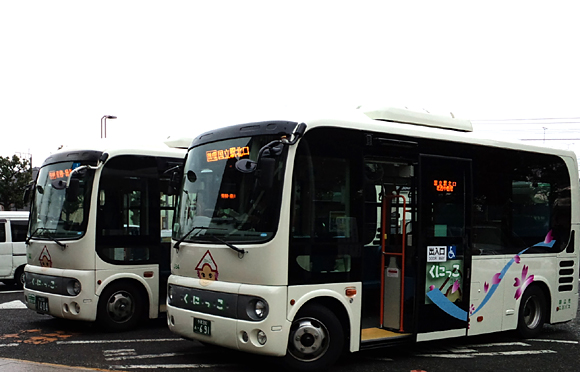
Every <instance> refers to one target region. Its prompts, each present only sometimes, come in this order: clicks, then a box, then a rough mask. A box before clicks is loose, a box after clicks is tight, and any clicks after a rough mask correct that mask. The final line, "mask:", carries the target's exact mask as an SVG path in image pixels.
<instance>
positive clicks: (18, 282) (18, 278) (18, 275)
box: [13, 266, 26, 289]
mask: <svg viewBox="0 0 580 372" xmlns="http://www.w3.org/2000/svg"><path fill="white" fill-rule="evenodd" d="M25 278H26V275H24V266H20V267H19V268H17V269H16V271H15V272H14V282H13V283H14V285H15V286H16V288H18V289H22V288H24V280H25Z"/></svg>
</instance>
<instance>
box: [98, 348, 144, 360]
mask: <svg viewBox="0 0 580 372" xmlns="http://www.w3.org/2000/svg"><path fill="white" fill-rule="evenodd" d="M103 355H104V356H105V358H113V357H119V356H128V355H137V352H136V351H135V349H119V350H103Z"/></svg>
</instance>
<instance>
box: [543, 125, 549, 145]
mask: <svg viewBox="0 0 580 372" xmlns="http://www.w3.org/2000/svg"><path fill="white" fill-rule="evenodd" d="M542 128H544V145H545V144H546V129H548V128H546V127H542Z"/></svg>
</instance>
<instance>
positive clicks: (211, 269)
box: [195, 250, 219, 281]
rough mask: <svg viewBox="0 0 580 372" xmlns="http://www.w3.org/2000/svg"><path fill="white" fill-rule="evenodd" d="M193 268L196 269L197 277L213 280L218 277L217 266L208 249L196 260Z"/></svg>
mask: <svg viewBox="0 0 580 372" xmlns="http://www.w3.org/2000/svg"><path fill="white" fill-rule="evenodd" d="M195 270H197V277H198V278H200V279H202V280H210V281H215V280H217V279H218V275H219V272H218V267H217V264H216V263H215V261H214V259H213V257H212V255H211V253H210V252H209V250H208V251H207V252H205V254H204V255H203V257H202V258H201V260H200V261H199V262H198V264H197V266H196V267H195Z"/></svg>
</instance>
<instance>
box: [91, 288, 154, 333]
mask: <svg viewBox="0 0 580 372" xmlns="http://www.w3.org/2000/svg"><path fill="white" fill-rule="evenodd" d="M143 303H144V299H143V298H142V295H141V292H140V291H139V289H138V288H137V287H136V286H135V285H134V284H132V283H127V282H125V283H123V282H120V283H113V284H111V285H109V286H108V287H107V288H105V290H104V291H103V292H102V293H101V295H100V298H99V304H98V307H97V321H98V323H100V324H101V325H102V326H103V327H104V328H105V329H107V330H108V331H126V330H129V329H132V328H135V327H136V326H137V324H138V323H139V321H140V320H141V315H142V314H143Z"/></svg>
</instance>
